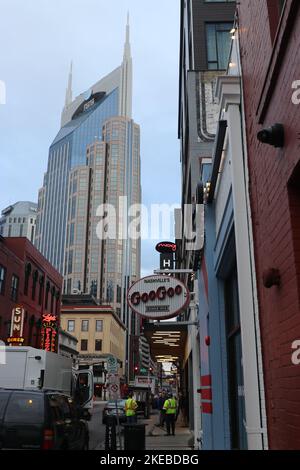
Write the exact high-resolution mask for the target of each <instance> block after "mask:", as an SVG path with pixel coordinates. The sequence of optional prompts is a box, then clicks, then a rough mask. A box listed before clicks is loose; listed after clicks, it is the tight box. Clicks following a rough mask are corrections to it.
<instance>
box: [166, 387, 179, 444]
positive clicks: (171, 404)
mask: <svg viewBox="0 0 300 470" xmlns="http://www.w3.org/2000/svg"><path fill="white" fill-rule="evenodd" d="M164 410H165V416H166V425H167V434H166V436H170V428H172V435H173V436H175V421H176V412H177V403H176V400H175V398H173V395H172V393H169V394H168V398H167V399H166V401H165V404H164Z"/></svg>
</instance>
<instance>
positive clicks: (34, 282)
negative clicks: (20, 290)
mask: <svg viewBox="0 0 300 470" xmlns="http://www.w3.org/2000/svg"><path fill="white" fill-rule="evenodd" d="M32 278H33V280H32V291H31V298H32V300H35V293H36V285H37V282H38V278H39V273H38V271H34V273H33V276H32Z"/></svg>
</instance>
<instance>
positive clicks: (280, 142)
mask: <svg viewBox="0 0 300 470" xmlns="http://www.w3.org/2000/svg"><path fill="white" fill-rule="evenodd" d="M257 138H258V140H259V141H260V142H261V143H262V144H269V145H272V146H273V147H275V148H282V147H284V141H285V133H284V127H283V125H282V124H278V123H276V124H274V125H273V126H272V127H269V128H267V129H263V130H262V131H260V132H258V134H257Z"/></svg>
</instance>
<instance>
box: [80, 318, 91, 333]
mask: <svg viewBox="0 0 300 470" xmlns="http://www.w3.org/2000/svg"><path fill="white" fill-rule="evenodd" d="M81 331H89V321H88V320H82V322H81Z"/></svg>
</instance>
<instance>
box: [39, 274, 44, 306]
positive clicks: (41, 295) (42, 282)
mask: <svg viewBox="0 0 300 470" xmlns="http://www.w3.org/2000/svg"><path fill="white" fill-rule="evenodd" d="M44 283H45V278H44V276H40V280H39V284H40V288H39V305H42V303H43V290H44Z"/></svg>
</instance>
